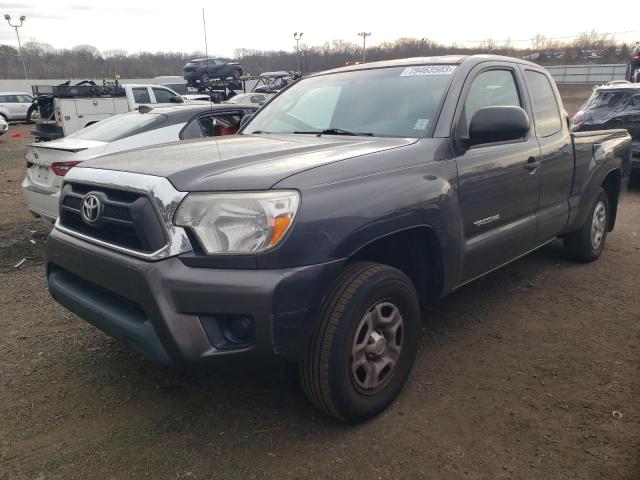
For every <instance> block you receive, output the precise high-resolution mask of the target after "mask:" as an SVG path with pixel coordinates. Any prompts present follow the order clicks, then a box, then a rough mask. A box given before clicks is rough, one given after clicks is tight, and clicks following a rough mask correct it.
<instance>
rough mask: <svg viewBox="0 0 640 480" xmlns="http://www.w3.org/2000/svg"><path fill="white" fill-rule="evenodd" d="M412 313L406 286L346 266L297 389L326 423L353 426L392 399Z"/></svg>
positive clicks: (394, 277)
mask: <svg viewBox="0 0 640 480" xmlns="http://www.w3.org/2000/svg"><path fill="white" fill-rule="evenodd" d="M419 337H420V307H419V304H418V299H417V295H416V291H415V289H414V287H413V284H412V283H411V280H409V278H407V276H406V275H405V274H404V273H402V272H401V271H399V270H397V269H395V268H392V267H390V266H387V265H382V264H378V263H370V262H359V263H355V264H353V265H351V266H349V267H348V268H347V269H346V271H345V272H344V273H343V274H342V275H341V276H340V278H339V279H338V280H337V281H336V283H335V284H334V286H333V288H332V290H331V292H330V294H329V295H328V296H327V298H326V300H325V303H324V306H323V309H322V311H321V315H320V319H319V322H318V325H317V329H316V331H315V333H314V335H313V338H312V342H311V345H310V348H309V352H308V353H307V356H306V358H305V360H304V361H303V362H302V363H301V364H300V367H299V375H300V383H301V384H302V386H303V389H304V391H305V394H306V395H307V397H308V398H309V400H310V401H311V402H312V403H313V404H314V405H315V406H316V407H317V408H318V409H320V410H322V411H324V412H325V413H327V414H329V415H331V416H332V417H334V418H336V419H338V420H341V421H347V422H358V421H362V420H366V419H368V418H370V417H373V416H375V415H377V414H379V413H380V412H382V411H383V410H384V409H385V408H386V407H387V406H389V404H391V402H393V400H394V399H395V398H396V396H397V395H398V393H399V392H400V390H401V389H402V386H403V385H404V383H405V381H406V379H407V377H408V376H409V373H410V371H411V367H412V366H413V362H414V360H415V357H416V352H417V348H418V340H419Z"/></svg>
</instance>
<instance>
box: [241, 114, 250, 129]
mask: <svg viewBox="0 0 640 480" xmlns="http://www.w3.org/2000/svg"><path fill="white" fill-rule="evenodd" d="M252 118H253V113H248V114H246V115H245V116H244V117H242V119H241V120H240V128H242V127H244V126H245V125H246V124H247V123H249V120H251V119H252Z"/></svg>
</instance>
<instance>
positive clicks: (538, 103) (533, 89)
mask: <svg viewBox="0 0 640 480" xmlns="http://www.w3.org/2000/svg"><path fill="white" fill-rule="evenodd" d="M524 78H525V80H526V81H527V88H528V89H529V94H530V95H531V105H532V107H533V115H534V120H535V125H536V132H537V134H538V135H539V136H540V137H548V136H550V135H553V134H554V133H558V132H559V131H560V129H561V128H562V119H561V118H560V110H559V108H558V101H557V99H556V96H555V93H554V92H553V88H552V87H551V83H550V82H549V79H548V78H547V76H546V75H544V74H542V73H540V72H535V71H533V70H526V71H525V72H524Z"/></svg>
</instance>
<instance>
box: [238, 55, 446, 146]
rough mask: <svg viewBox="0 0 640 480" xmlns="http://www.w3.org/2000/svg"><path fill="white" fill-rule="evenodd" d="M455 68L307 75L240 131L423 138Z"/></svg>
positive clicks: (430, 125) (402, 68)
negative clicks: (307, 76)
mask: <svg viewBox="0 0 640 480" xmlns="http://www.w3.org/2000/svg"><path fill="white" fill-rule="evenodd" d="M455 68H456V66H455V65H422V66H414V67H391V68H378V69H372V70H355V71H349V72H342V73H334V74H327V75H319V76H314V77H309V78H306V79H303V80H300V81H299V82H298V83H296V84H294V85H293V86H291V87H289V88H288V89H287V90H285V91H284V92H283V93H281V94H280V95H279V96H277V97H276V98H274V99H273V100H272V101H271V102H269V103H268V104H267V105H266V106H265V107H264V108H263V109H262V110H261V111H260V112H259V113H258V114H257V115H256V116H255V117H254V118H253V120H252V121H251V122H250V123H249V124H248V125H247V128H245V130H244V131H243V133H245V134H249V133H315V132H317V133H321V132H325V133H329V134H340V133H343V134H361V135H372V136H380V137H410V138H419V137H425V136H428V135H430V134H431V132H432V129H433V127H434V124H435V120H436V119H437V115H438V111H439V110H440V104H441V103H442V100H443V97H444V94H445V92H446V90H447V87H448V85H449V82H450V81H451V78H452V76H453V72H454V71H455Z"/></svg>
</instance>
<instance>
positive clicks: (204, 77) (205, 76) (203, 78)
mask: <svg viewBox="0 0 640 480" xmlns="http://www.w3.org/2000/svg"><path fill="white" fill-rule="evenodd" d="M200 81H201V82H202V83H209V74H208V73H207V72H203V73H202V75H200Z"/></svg>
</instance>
